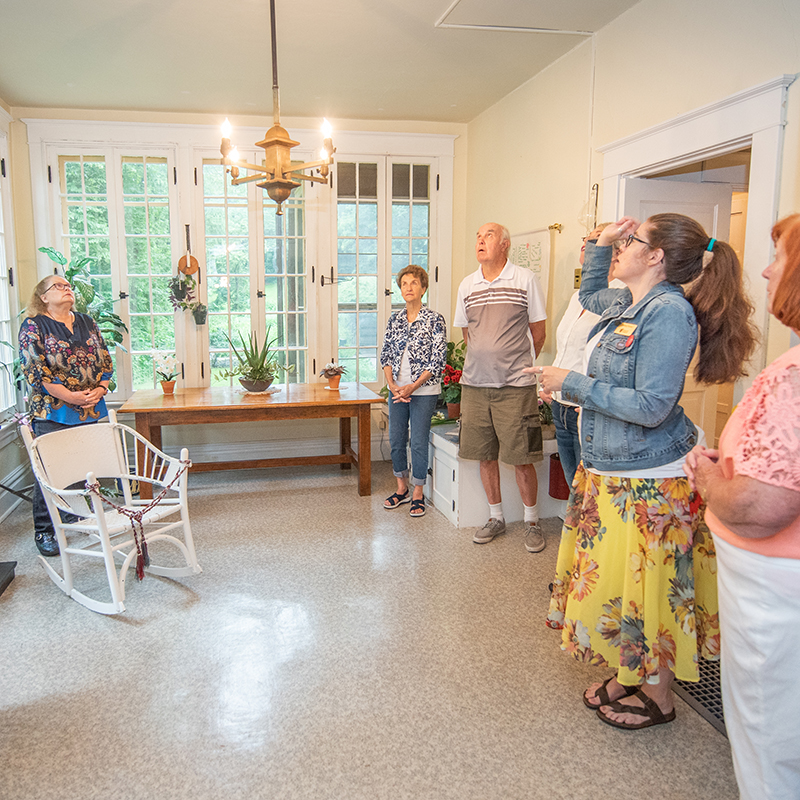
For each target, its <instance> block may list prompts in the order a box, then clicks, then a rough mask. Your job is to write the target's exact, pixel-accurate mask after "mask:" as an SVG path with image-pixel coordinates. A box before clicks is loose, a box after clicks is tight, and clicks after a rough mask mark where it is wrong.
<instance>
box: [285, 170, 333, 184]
mask: <svg viewBox="0 0 800 800" xmlns="http://www.w3.org/2000/svg"><path fill="white" fill-rule="evenodd" d="M286 177H287V178H291V179H292V180H298V181H311V182H312V183H327V182H328V179H327V178H320V177H319V175H306V174H305V173H303V172H292V173H290V174H289V175H287V176H286Z"/></svg>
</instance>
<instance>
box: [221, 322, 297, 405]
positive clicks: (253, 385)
mask: <svg viewBox="0 0 800 800" xmlns="http://www.w3.org/2000/svg"><path fill="white" fill-rule="evenodd" d="M225 338H226V339H227V340H228V342H229V343H230V346H231V349H232V350H233V353H234V355H235V356H236V359H237V360H238V362H239V363H238V365H237V366H235V367H234V368H233V369H229V370H225V371H223V372H221V373H220V374H221V375H222V377H223V378H233V377H237V378H238V379H239V383H241V384H242V386H244V388H245V389H247V391H248V392H264V391H266V390H267V389H269V387H270V385H271V384H272V381H274V380H275V376H276V375H277V373H278V370H281V369H282V370H283V371H284V372H289V371H291V369H292V368H291V367H285V366H284V365H283V364H280V363H279V362H278V356H277V354H276V353H275V351H274V350H273V349H272V348H273V347H274V346H275V343H276V342H277V338H275V339H270V338H269V329H267V335H266V336H265V337H264V344H263V345H262V346H260V347H259V344H258V337H257V336H256V334H255V333H251V334H250V336H249V337H248V338H247V339H245V338H244V336H242V334H241V333H240V334H239V339H240V340H241V350H239V349H237V347H236V345H235V344H234V343H233V339H231V337H230V336H228V335H227V334H225Z"/></svg>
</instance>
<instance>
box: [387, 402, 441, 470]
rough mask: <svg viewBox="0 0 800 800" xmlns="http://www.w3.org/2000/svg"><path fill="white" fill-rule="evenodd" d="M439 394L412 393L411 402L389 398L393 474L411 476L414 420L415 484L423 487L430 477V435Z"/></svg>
mask: <svg viewBox="0 0 800 800" xmlns="http://www.w3.org/2000/svg"><path fill="white" fill-rule="evenodd" d="M438 397H439V395H436V394H421V395H416V394H412V395H411V398H410V399H411V402H410V403H395V402H394V400H392V398H391V396H390V397H389V444H390V445H391V447H392V474H393V475H394V476H395V478H407V477H408V456H407V455H406V446H407V445H408V423H409V422H410V423H411V480H410V483H411V485H412V486H424V485H425V482H426V481H427V480H428V438H429V437H428V434H429V433H430V430H431V418H432V417H433V411H434V409H435V408H436V400H437V399H438Z"/></svg>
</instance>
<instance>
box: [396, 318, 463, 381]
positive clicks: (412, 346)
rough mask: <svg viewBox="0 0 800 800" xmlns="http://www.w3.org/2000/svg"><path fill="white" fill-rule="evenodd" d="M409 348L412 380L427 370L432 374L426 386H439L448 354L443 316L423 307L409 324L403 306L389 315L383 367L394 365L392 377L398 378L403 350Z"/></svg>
mask: <svg viewBox="0 0 800 800" xmlns="http://www.w3.org/2000/svg"><path fill="white" fill-rule="evenodd" d="M406 348H408V357H409V361H410V364H411V380H412V381H416V380H417V379H418V378H419V376H420V375H422V373H423V372H424V371H425V370H428V372H430V373H431V376H432V377H431V378H429V379H428V380H427V381H426V382H425V383H424V384H422V385H423V386H436V385H437V384H438V383H439V380H440V378H441V376H442V370H443V369H444V364H445V359H446V357H447V338H446V335H445V322H444V317H443V316H442V315H441V314H439V313H438V312H437V311H432V310H431V309H430V308H428V307H427V306H422V308H420V310H419V313H418V314H417V318H416V319H415V320H414V322H413V323H412V324H411V325H410V326H409V324H408V316H407V314H406V310H405V309H404V308H402V309H400V310H398V311H395V312H393V313H392V315H391V316H390V317H389V322H388V323H387V325H386V333H385V335H384V337H383V348H382V349H381V367H386V366H388V365H391V367H392V378H393V379H394V380H397V376H398V374H399V372H400V364H401V363H402V360H403V353H404V352H405V350H406Z"/></svg>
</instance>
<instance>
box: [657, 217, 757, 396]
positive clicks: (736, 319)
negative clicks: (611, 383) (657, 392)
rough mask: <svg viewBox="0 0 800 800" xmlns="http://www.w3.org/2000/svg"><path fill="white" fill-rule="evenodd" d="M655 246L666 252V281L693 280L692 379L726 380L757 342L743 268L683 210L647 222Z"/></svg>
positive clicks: (689, 295)
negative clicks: (696, 341) (695, 335)
mask: <svg viewBox="0 0 800 800" xmlns="http://www.w3.org/2000/svg"><path fill="white" fill-rule="evenodd" d="M647 225H648V233H647V235H648V240H649V242H650V245H651V247H654V248H655V247H657V248H660V249H661V250H662V251H663V252H664V270H665V279H666V280H667V281H669V282H670V283H674V284H678V285H682V284H689V286H688V288H687V291H686V299H687V300H688V301H689V302H690V303H691V304H692V307H693V308H694V313H695V316H696V317H697V322H698V324H699V326H700V351H699V354H698V360H697V366H696V367H695V371H694V377H695V380H697V381H698V382H699V383H706V384H714V383H728V382H730V381H733V380H736V378H739V377H740V376H742V375H745V374H747V373H746V372H745V371H744V364H745V362H746V361H747V360H748V359H749V358H750V356H751V355H752V353H753V350H754V349H755V346H756V341H757V334H756V329H755V326H754V325H753V323H752V322H751V320H750V317H751V316H752V314H753V304H752V303H751V302H750V299H749V298H748V297H747V295H746V294H745V292H744V284H743V282H742V266H741V264H740V263H739V259H738V258H737V256H736V253H735V252H734V251H733V248H732V247H731V246H730V245H729V244H727V243H726V242H719V241H717V240H716V239H709V237H708V235H707V234H706V232H705V231H704V230H703V227H702V225H700V223H698V222H696V221H695V220H693V219H691V218H690V217H686V216H684V215H683V214H655V215H654V216H652V217H650V218H649V219H648V220H647Z"/></svg>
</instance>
